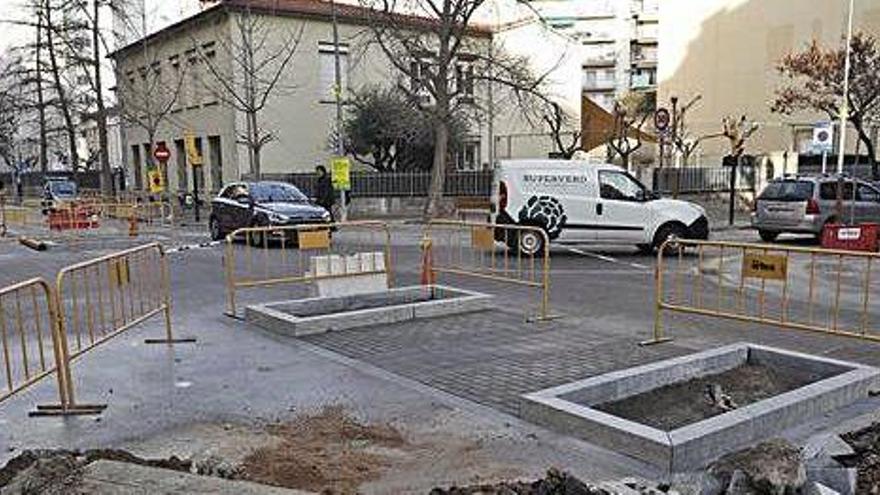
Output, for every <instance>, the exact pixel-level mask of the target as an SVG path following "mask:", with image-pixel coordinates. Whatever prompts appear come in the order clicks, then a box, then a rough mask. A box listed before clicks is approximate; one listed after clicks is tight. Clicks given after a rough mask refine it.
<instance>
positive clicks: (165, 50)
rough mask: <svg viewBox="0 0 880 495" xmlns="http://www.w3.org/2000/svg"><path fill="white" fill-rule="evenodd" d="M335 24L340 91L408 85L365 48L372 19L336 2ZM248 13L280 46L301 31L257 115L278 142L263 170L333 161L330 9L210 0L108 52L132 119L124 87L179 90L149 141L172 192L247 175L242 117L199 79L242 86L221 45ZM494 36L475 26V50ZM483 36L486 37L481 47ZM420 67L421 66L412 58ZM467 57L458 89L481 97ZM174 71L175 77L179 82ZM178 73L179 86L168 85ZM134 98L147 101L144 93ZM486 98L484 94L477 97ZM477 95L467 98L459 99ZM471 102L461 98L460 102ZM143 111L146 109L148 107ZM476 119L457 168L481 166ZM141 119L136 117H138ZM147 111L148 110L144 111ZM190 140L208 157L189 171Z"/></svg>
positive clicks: (481, 122) (138, 175)
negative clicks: (277, 85) (159, 151)
mask: <svg viewBox="0 0 880 495" xmlns="http://www.w3.org/2000/svg"><path fill="white" fill-rule="evenodd" d="M338 7H339V8H338V25H339V36H340V47H339V48H340V52H341V55H340V56H341V67H342V74H341V76H342V88H341V91H342V93H343V95H345V96H347V95H349V94H351V91H352V90H355V89H359V88H363V87H366V86H371V85H384V86H388V85H395V84H401V85H407V84H411V81H405V80H402V76H401V74H400V72H399V71H398V70H397V69H395V67H394V66H393V64H391V62H390V61H389V60H388V59H387V58H386V57H385V55H384V53H383V52H382V51H381V50H380V48H379V47H377V46H376V45H375V43H370V42H369V41H370V40H369V36H367V35H368V34H369V33H368V32H366V31H367V29H368V28H366V26H365V22H366V21H367V20H368V19H369V15H368V13H367V12H366V11H364V9H362V8H361V7H358V6H353V5H344V4H340V5H339V6H338ZM244 9H247V12H248V13H249V15H252V14H254V15H260V16H261V20H262V21H264V23H265V26H264V29H267V30H270V31H271V32H277V33H279V35H278V36H277V37H274V36H273V37H270V38H269V40H270V41H269V43H280V42H283V41H284V40H285V39H287V38H285V36H284V33H290V32H292V31H294V30H299V29H302V34H301V36H300V39H299V44H298V49H297V52H296V54H295V56H294V58H293V62H292V66H291V68H290V70H289V71H288V72H287V73H286V74H285V76H284V77H285V79H284V81H283V82H284V84H283V85H284V87H285V88H286V89H285V90H283V91H278V92H277V93H275V94H273V95H272V96H270V98H269V101H268V103H267V105H266V107H265V109H264V110H263V111H261V112H260V115H259V119H260V122H261V124H262V125H265V126H266V127H267V128H269V129H271V131H272V133H273V135H274V137H275V139H274V140H273V141H272V142H270V143H269V144H268V145H266V147H265V148H264V149H263V150H262V154H261V156H262V160H261V163H262V171H263V172H264V173H282V172H302V171H311V170H313V169H314V167H315V166H316V165H319V164H326V163H327V162H328V161H329V159H330V157H331V155H332V149H333V147H332V144H331V139H330V136H331V134H332V129H333V128H334V119H335V105H334V103H335V97H334V87H335V83H334V69H335V64H334V45H333V41H332V40H333V37H332V24H331V11H330V5H329V3H326V2H320V1H316V0H285V1H277V2H266V1H263V0H224V1H220V2H215V3H213V4H211V5H210V6H208V7H206V8H205V9H204V10H202V11H201V12H199V13H198V14H196V15H194V16H191V17H188V18H185V19H183V20H181V21H179V22H178V23H176V24H174V25H171V26H169V27H166V28H164V29H162V30H160V31H158V32H156V33H153V34H151V35H149V36H147V37H146V38H143V39H141V40H138V41H136V42H134V43H132V44H130V45H128V46H126V47H124V48H122V49H121V50H119V51H117V52H116V53H115V54H114V57H115V58H116V60H117V62H118V67H119V74H120V77H121V80H120V81H119V86H120V88H122V89H123V90H122V91H121V92H120V107H121V108H123V109H125V108H127V109H128V111H129V113H131V110H132V109H133V107H136V106H137V103H138V98H139V96H138V94H137V93H138V92H137V91H134V92H126V91H124V89H125V87H126V86H128V87H131V88H137V87H142V88H143V87H147V86H149V84H148V83H149V81H150V80H151V79H152V80H157V78H158V80H160V81H162V84H161V89H160V90H158V91H154V93H155V95H154V98H148V99H147V100H148V101H150V102H152V103H151V104H153V105H154V106H158V107H161V106H162V102H163V101H165V100H164V99H165V98H168V97H169V95H171V94H176V98H174V101H173V104H172V108H171V111H170V112H169V113H168V115H167V118H165V119H163V121H162V122H161V125H159V126H158V129H156V133H155V136H154V137H153V139H152V143H153V144H164V145H165V147H167V148H168V149H169V150H170V151H171V159H170V160H169V162H168V167H167V170H166V175H167V181H166V183H167V184H168V186H169V188H170V189H171V190H172V191H181V192H182V191H188V190H191V188H192V184H193V183H194V181H196V180H198V183H199V185H200V188H201V189H202V190H209V191H216V190H217V189H218V188H219V187H220V185H222V184H223V183H224V182H228V181H230V180H237V179H239V177H241V176H243V175H246V174H248V173H250V172H251V170H250V163H249V159H248V148H247V147H245V146H243V145H242V144H241V143H240V140H241V136H242V135H243V134H244V133H245V132H246V129H247V125H248V123H247V121H246V120H247V119H245V116H244V114H243V113H242V112H240V111H236V110H235V109H234V108H233V106H232V105H230V104H228V102H225V101H223V99H222V98H220V97H218V95H217V93H216V92H214V91H211V90H209V88H208V87H207V85H206V84H205V81H206V80H207V79H208V78H210V77H212V76H213V74H209V73H208V72H207V71H208V67H209V64H208V62H210V66H211V67H215V68H220V70H222V71H228V73H225V72H224V73H225V74H226V75H227V76H228V77H229V80H231V81H240V79H236V78H240V77H241V75H240V74H238V75H236V74H235V73H234V71H235V70H234V64H233V63H232V62H231V61H230V56H231V55H230V53H228V51H227V50H225V49H224V43H223V42H222V41H223V40H224V39H228V38H229V34H230V32H231V31H232V30H233V29H235V22H236V19H238V17H237V16H240V15H243V12H244ZM401 19H402V21H403V20H404V19H406V20H408V21H407V22H412V23H413V26H414V28H418V27H421V28H424V27H425V24H424V22H425V20H424V19H420V18H416V17H413V16H405V17H404V16H402V17H401ZM491 36H492V34H491V32H490V31H488V30H484V29H480V28H475V29H473V30H472V32H471V37H472V38H473V39H474V40H476V41H475V43H474V46H477V47H483V48H477V49H487V48H488V43H489V40H490V39H491ZM480 40H482V41H480ZM411 62H412V63H418V61H415V60H414V61H411ZM466 64H467V62H466V61H465V60H462V61H459V63H458V65H460V66H461V67H457V69H456V73H459V74H462V75H463V78H462V79H463V80H464V85H465V86H464V87H465V88H469V91H479V92H482V91H483V89H482V88H481V87H479V86H478V87H476V89H475V85H474V84H473V83H468V82H467V81H466V79H467V74H469V71H468V69H467V67H465V66H464V65H466ZM179 75H180V76H179ZM179 77H182V79H181V83H180V84H175V83H174V81H176V80H178V78H179ZM140 96H143V95H142V94H141V95H140ZM480 96H482V94H481V95H480ZM462 98H465V99H471V100H472V99H474V98H473V95H472V94H467V91H465V94H463V95H462ZM460 103H462V104H467V101H464V100H463V101H462V102H460ZM144 105H146V104H144ZM472 106H473V108H472V109H471V110H472V112H474V114H475V118H473V119H472V128H471V130H470V131H471V132H470V134H469V136H468V137H467V138H466V140H465V143H464V145H463V147H462V149H460V150H457V152H456V154H455V156H454V159H453V163H455V165H456V166H457V167H459V168H462V169H476V168H482V167H487V166H488V163H489V148H490V147H489V146H488V143H489V142H490V141H491V140H490V138H489V133H490V129H491V123H490V121H492V120H493V119H494V118H495V117H494V116H493V115H488V114H486V113H485V112H486V111H485V110H484V109H483V108H480V107H479V106H478V105H472ZM135 113H137V112H135ZM144 113H148V112H144ZM132 117H133V118H131V119H126V120H127V124H126V127H125V132H124V136H125V143H124V149H125V150H126V155H127V163H128V169H129V170H128V180H129V183H130V184H132V185H133V186H134V187H135V188H143V187H144V185H145V182H144V180H145V179H144V178H145V174H146V168H147V167H148V165H149V164H150V163H151V161H152V159H151V156H150V149H151V147H150V142H151V139H150V136H149V135H148V134H149V133H148V132H147V131H146V130H145V128H144V126H138V125H134V124H133V123H132V120H137V119H136V117H137V115H134V116H132ZM187 134H192V135H193V136H195V138H194V141H195V146H196V148H197V149H198V150H199V151H200V154H201V156H203V158H204V165H203V166H201V167H195V168H194V167H190V166H188V165H189V164H188V162H187V157H186V152H185V145H184V143H185V141H184V140H185V136H186V135H187Z"/></svg>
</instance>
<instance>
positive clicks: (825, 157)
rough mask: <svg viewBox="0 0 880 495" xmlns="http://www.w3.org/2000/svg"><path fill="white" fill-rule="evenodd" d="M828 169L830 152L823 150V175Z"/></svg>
mask: <svg viewBox="0 0 880 495" xmlns="http://www.w3.org/2000/svg"><path fill="white" fill-rule="evenodd" d="M827 169H828V150H825V149H823V150H822V173H823V174H824V173H825V172H826V171H827Z"/></svg>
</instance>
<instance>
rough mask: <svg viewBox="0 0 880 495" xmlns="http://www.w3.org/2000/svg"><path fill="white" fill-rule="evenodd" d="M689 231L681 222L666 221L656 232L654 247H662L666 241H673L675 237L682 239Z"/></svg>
mask: <svg viewBox="0 0 880 495" xmlns="http://www.w3.org/2000/svg"><path fill="white" fill-rule="evenodd" d="M686 233H687V231H686V230H685V228H684V225H681V224H679V223H666V224H663V225H661V226H660V228H659V229H657V233H656V234H654V244H653V248H654V249H660V247H661V246H663V244H664V243H665V242H666V241H672V240H674V239H682V238H684V237H685V234H686Z"/></svg>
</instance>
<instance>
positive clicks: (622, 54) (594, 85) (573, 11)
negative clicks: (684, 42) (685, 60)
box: [530, 0, 659, 110]
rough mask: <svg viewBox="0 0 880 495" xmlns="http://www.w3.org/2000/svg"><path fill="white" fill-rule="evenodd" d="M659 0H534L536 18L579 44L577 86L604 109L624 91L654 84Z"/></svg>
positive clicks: (650, 87)
mask: <svg viewBox="0 0 880 495" xmlns="http://www.w3.org/2000/svg"><path fill="white" fill-rule="evenodd" d="M658 3H659V0H564V1H556V0H538V1H533V2H531V3H530V4H531V5H532V6H534V8H535V9H536V10H537V12H538V14H539V15H540V16H541V18H542V19H543V20H544V21H545V22H546V23H547V24H548V25H549V26H550V27H551V28H553V29H555V30H556V31H557V32H559V33H561V34H564V35H566V36H569V37H570V38H572V39H573V40H574V41H575V42H576V43H578V44H580V45H581V49H580V54H579V56H580V58H581V60H580V63H581V86H582V89H583V92H584V94H585V96H587V97H588V98H589V99H590V100H592V101H594V102H595V103H597V104H598V105H599V106H601V107H602V108H604V109H606V110H611V109H612V108H613V106H614V101H615V99H616V98H617V97H619V96H620V95H621V94H623V93H626V92H629V91H644V92H653V91H655V90H656V85H657V47H658V36H657V34H658V22H659V17H658Z"/></svg>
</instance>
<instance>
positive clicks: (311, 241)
mask: <svg viewBox="0 0 880 495" xmlns="http://www.w3.org/2000/svg"><path fill="white" fill-rule="evenodd" d="M296 237H297V241H298V245H299V248H300V249H327V248H329V247H330V231H329V230H301V231H299V232H297V234H296Z"/></svg>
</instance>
